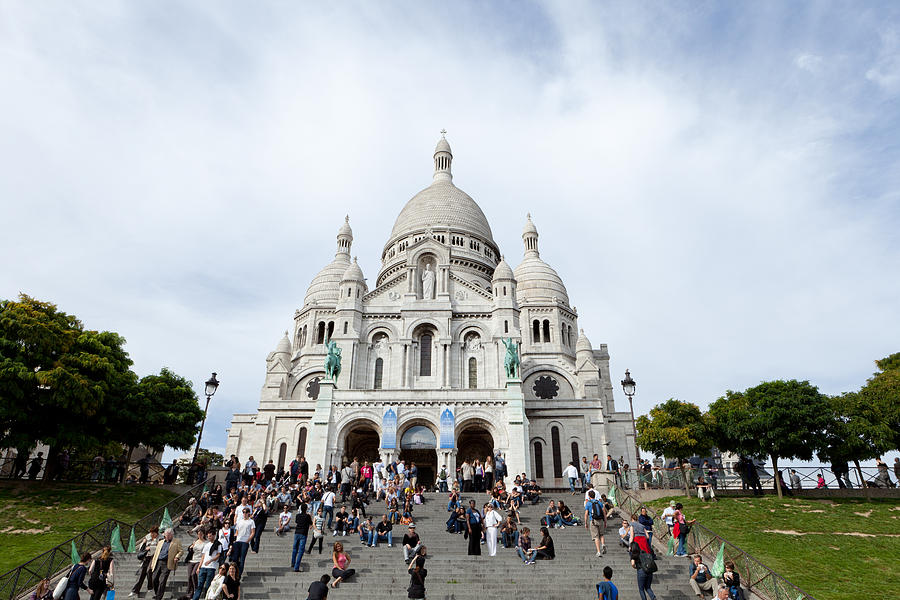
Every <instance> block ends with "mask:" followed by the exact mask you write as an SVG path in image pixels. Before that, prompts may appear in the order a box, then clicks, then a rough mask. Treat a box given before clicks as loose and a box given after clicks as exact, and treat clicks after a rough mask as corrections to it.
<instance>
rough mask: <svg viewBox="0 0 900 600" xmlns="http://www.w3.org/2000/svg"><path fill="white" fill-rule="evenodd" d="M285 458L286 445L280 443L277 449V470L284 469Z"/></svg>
mask: <svg viewBox="0 0 900 600" xmlns="http://www.w3.org/2000/svg"><path fill="white" fill-rule="evenodd" d="M285 458H287V444H285V443H282V444H281V446H280V447H279V448H278V470H279V471H280V470H281V469H283V468H284V459H285Z"/></svg>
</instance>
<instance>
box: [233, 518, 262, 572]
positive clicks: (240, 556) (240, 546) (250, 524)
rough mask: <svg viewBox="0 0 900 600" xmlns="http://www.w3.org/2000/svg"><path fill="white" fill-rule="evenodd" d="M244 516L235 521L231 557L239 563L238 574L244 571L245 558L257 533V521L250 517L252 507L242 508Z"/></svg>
mask: <svg viewBox="0 0 900 600" xmlns="http://www.w3.org/2000/svg"><path fill="white" fill-rule="evenodd" d="M241 513H242V515H241V516H242V517H243V518H241V519H237V520H235V522H234V543H232V544H231V559H232V560H233V561H235V562H236V563H237V567H238V575H241V574H242V573H243V572H244V560H245V559H246V558H247V550H249V549H250V540H251V539H253V534H255V533H256V523H255V522H254V521H253V519H251V518H250V507H249V506H245V507H244V508H243V509H241Z"/></svg>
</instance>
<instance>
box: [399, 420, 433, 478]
mask: <svg viewBox="0 0 900 600" xmlns="http://www.w3.org/2000/svg"><path fill="white" fill-rule="evenodd" d="M436 448H437V438H436V437H435V435H434V431H432V430H431V428H430V427H427V426H425V425H413V426H412V427H410V428H408V429H407V430H406V431H404V432H403V435H402V436H401V437H400V458H401V459H402V460H404V461H405V462H406V466H407V467H409V465H410V463H416V468H417V469H418V470H419V481H418V483H419V484H420V485H424V486H425V488H426V489H431V488H432V486H433V485H434V479H435V475H436V474H437V450H436Z"/></svg>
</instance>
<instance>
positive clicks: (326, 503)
mask: <svg viewBox="0 0 900 600" xmlns="http://www.w3.org/2000/svg"><path fill="white" fill-rule="evenodd" d="M334 498H335V495H334V492H333V491H332V490H331V486H328V487H327V488H325V493H324V494H322V516H323V517H327V519H328V527H329V529H330V528H331V523H332V521H334Z"/></svg>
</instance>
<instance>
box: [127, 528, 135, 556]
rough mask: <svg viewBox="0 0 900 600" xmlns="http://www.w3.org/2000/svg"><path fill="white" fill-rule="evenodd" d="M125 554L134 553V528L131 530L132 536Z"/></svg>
mask: <svg viewBox="0 0 900 600" xmlns="http://www.w3.org/2000/svg"><path fill="white" fill-rule="evenodd" d="M125 552H128V553H129V554H131V553H133V552H134V527H132V528H131V535H130V536H129V537H128V549H127V550H126V551H125Z"/></svg>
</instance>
